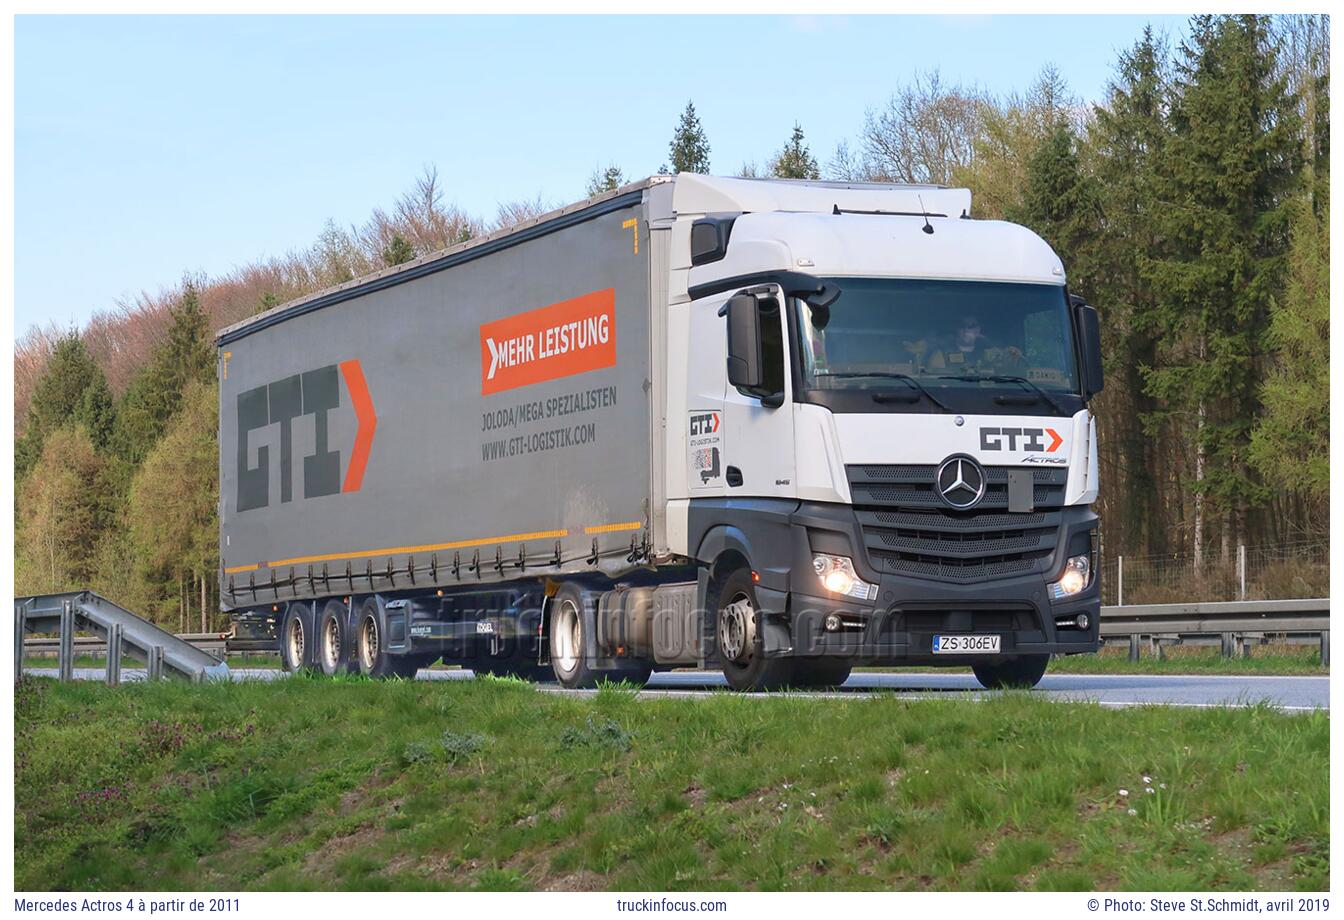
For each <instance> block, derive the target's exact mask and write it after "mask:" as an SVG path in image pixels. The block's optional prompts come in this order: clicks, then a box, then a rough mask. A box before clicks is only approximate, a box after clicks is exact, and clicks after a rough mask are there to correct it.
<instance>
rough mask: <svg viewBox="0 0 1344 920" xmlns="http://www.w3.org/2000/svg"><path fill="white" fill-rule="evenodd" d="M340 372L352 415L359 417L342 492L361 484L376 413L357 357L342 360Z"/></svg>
mask: <svg viewBox="0 0 1344 920" xmlns="http://www.w3.org/2000/svg"><path fill="white" fill-rule="evenodd" d="M341 376H342V377H344V378H345V386H346V389H348V390H349V391H350V401H351V402H352V403H354V406H355V417H356V418H358V419H359V428H358V429H356V431H355V446H354V448H353V449H352V450H351V451H350V466H349V467H347V468H346V471H345V483H344V484H343V485H342V486H341V491H342V492H358V491H359V487H360V486H361V485H363V484H364V467H365V466H367V465H368V463H369V450H370V448H372V447H373V433H374V431H376V430H377V428H378V416H377V415H376V414H374V411H373V400H372V399H370V398H369V385H368V384H367V383H365V382H364V370H363V368H361V367H360V366H359V361H358V360H357V359H356V360H351V361H342V362H341Z"/></svg>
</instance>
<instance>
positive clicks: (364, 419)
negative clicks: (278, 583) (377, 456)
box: [276, 359, 378, 565]
mask: <svg viewBox="0 0 1344 920" xmlns="http://www.w3.org/2000/svg"><path fill="white" fill-rule="evenodd" d="M341 376H342V377H344V378H345V386H346V389H348V390H349V391H350V401H351V402H352V403H353V404H354V407H355V417H356V418H358V419H359V428H358V429H356V431H355V446H354V448H353V449H351V451H350V466H349V467H347V468H346V471H345V484H344V485H342V486H341V491H342V492H358V491H359V487H360V486H361V485H363V484H364V467H365V466H367V465H368V462H369V449H370V448H372V447H373V433H374V432H375V431H376V430H377V429H378V416H377V415H376V414H375V413H374V411H373V400H372V399H370V398H369V385H368V384H367V383H365V381H364V369H363V368H362V367H360V366H359V360H358V359H353V360H350V361H342V362H341ZM322 558H323V559H327V558H334V557H329V556H323V557H322ZM341 558H345V557H344V556H342V557H341ZM304 561H308V560H304ZM279 564H280V563H276V565H279Z"/></svg>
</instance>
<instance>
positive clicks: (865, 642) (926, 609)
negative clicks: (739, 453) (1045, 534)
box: [758, 505, 1101, 665]
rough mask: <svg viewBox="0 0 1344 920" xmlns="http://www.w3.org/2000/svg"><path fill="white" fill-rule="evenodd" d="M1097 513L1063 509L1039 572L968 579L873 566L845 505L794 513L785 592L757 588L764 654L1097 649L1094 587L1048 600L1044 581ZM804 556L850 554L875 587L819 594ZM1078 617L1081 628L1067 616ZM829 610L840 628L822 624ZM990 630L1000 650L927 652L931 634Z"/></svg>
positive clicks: (903, 655) (910, 657) (1077, 546)
mask: <svg viewBox="0 0 1344 920" xmlns="http://www.w3.org/2000/svg"><path fill="white" fill-rule="evenodd" d="M1096 526H1097V518H1096V515H1095V514H1093V513H1092V511H1091V510H1090V509H1089V508H1086V507H1076V508H1066V509H1064V513H1063V520H1062V522H1061V526H1060V528H1059V535H1058V540H1057V542H1056V546H1055V549H1054V550H1053V552H1052V553H1051V554H1050V556H1049V558H1048V559H1046V560H1045V561H1044V562H1043V564H1042V565H1041V571H1038V572H1034V573H1031V574H1024V575H1018V576H1014V577H1011V578H1000V579H992V580H982V581H977V582H972V583H964V582H962V583H958V582H953V581H940V580H937V579H932V578H913V577H910V576H904V575H898V574H894V573H891V572H885V571H878V570H877V569H875V568H874V567H873V566H872V564H871V562H870V560H869V559H868V556H867V554H866V553H865V552H864V551H863V544H862V542H861V540H862V537H861V535H860V533H859V530H858V525H857V523H856V522H855V520H854V516H853V512H852V510H849V509H845V508H843V507H837V506H815V505H814V506H811V507H806V506H805V507H804V508H803V509H800V511H799V513H798V514H797V515H796V516H795V519H794V522H793V527H792V530H793V540H792V543H793V545H794V549H793V555H794V557H795V558H794V559H793V563H792V567H791V568H792V577H791V578H790V586H789V588H790V589H789V590H787V591H778V590H775V591H771V590H768V589H766V590H764V591H761V590H760V589H758V595H761V596H759V597H758V600H759V601H760V603H761V606H762V608H763V609H764V610H766V611H770V612H772V613H775V616H773V617H771V620H772V621H773V624H772V625H773V628H769V629H767V631H766V654H767V655H769V656H772V657H773V656H784V655H790V656H808V657H813V656H838V657H845V658H849V659H852V660H854V661H855V662H856V663H860V664H883V663H897V662H899V663H903V664H935V665H965V664H969V663H973V662H986V661H994V660H996V659H997V658H1005V657H1010V656H1015V655H1071V654H1079V653H1083V652H1095V651H1097V650H1098V649H1099V648H1100V646H1101V642H1100V619H1101V617H1100V614H1101V586H1100V582H1099V579H1098V576H1097V574H1096V573H1097V566H1096V565H1095V559H1094V560H1093V562H1094V565H1093V567H1092V571H1093V575H1092V580H1091V582H1090V583H1089V584H1088V586H1087V587H1086V588H1085V589H1084V590H1083V591H1081V592H1080V593H1078V594H1077V595H1074V596H1073V597H1069V598H1066V599H1064V600H1061V601H1055V602H1052V601H1051V600H1050V598H1049V592H1048V590H1047V586H1048V585H1049V584H1050V583H1051V582H1053V581H1056V580H1057V579H1058V577H1059V575H1060V573H1061V572H1062V570H1063V567H1064V562H1065V560H1066V559H1067V558H1068V557H1069V556H1071V555H1077V554H1079V553H1081V552H1087V551H1089V550H1090V548H1091V543H1092V533H1093V531H1094V530H1095V529H1096ZM814 552H829V553H836V554H840V555H846V556H849V557H850V558H851V559H853V561H854V564H855V567H856V569H858V572H859V575H860V576H861V577H862V578H864V580H865V581H868V582H869V583H872V584H876V585H877V586H878V591H877V598H876V600H875V601H871V602H868V603H864V602H859V601H854V600H851V599H849V598H846V597H837V596H826V593H825V591H824V590H822V589H821V587H820V585H819V584H816V583H815V582H814V581H813V579H811V578H810V577H809V576H810V575H811V572H812V568H811V556H812V554H813V553H814ZM1080 613H1085V614H1087V619H1088V625H1087V628H1086V629H1079V628H1077V625H1076V621H1075V618H1076V617H1077V615H1078V614H1080ZM832 614H834V615H835V616H836V617H838V618H839V620H840V623H841V627H840V628H839V629H836V630H828V629H827V628H826V621H827V619H828V618H829V617H830V616H831V615H832ZM939 634H943V635H947V634H953V635H998V636H1000V637H1001V638H1000V655H999V656H987V655H970V656H954V655H941V654H940V655H934V654H933V637H934V636H935V635H939Z"/></svg>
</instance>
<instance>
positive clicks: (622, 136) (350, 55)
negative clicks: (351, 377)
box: [15, 15, 1185, 335]
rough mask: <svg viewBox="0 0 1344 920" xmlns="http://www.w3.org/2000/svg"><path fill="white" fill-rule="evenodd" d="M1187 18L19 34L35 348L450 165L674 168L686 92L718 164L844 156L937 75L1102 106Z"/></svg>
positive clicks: (458, 175) (491, 204)
mask: <svg viewBox="0 0 1344 920" xmlns="http://www.w3.org/2000/svg"><path fill="white" fill-rule="evenodd" d="M1146 22H1152V23H1153V24H1154V26H1156V27H1157V28H1158V29H1159V30H1164V31H1166V32H1168V33H1169V34H1172V35H1176V34H1178V33H1179V32H1180V31H1181V29H1182V27H1183V25H1184V22H1185V20H1184V18H1183V17H1154V16H1117V15H1112V16H983V15H975V16H886V17H859V16H849V17H835V18H831V17H818V16H807V17H782V16H781V17H751V16H731V17H718V16H715V17H707V16H698V17H663V16H658V17H606V16H601V17H580V16H574V17H520V16H513V17H446V16H445V17H410V16H387V17H367V16H366V17H296V16H284V17H273V16H253V17H204V16H201V17H186V16H181V17H168V16H154V17H150V16H122V17H92V16H45V17H37V16H19V17H17V19H16V22H15V52H16V61H15V334H16V335H22V334H23V333H24V331H26V330H27V328H28V327H29V326H31V325H34V324H45V323H47V322H49V321H56V322H58V323H63V324H68V323H72V322H73V323H82V322H84V321H85V320H86V319H87V318H88V317H89V315H90V314H91V313H92V312H94V311H95V310H98V309H106V308H110V307H112V306H113V305H114V303H115V301H116V300H117V299H118V298H133V297H134V296H135V295H136V293H138V292H140V291H142V290H148V291H156V290H158V289H160V288H162V287H164V286H168V285H172V284H173V283H175V282H176V281H177V280H178V279H180V278H181V276H182V274H183V272H184V271H194V272H195V271H202V272H206V273H209V274H215V273H222V272H226V271H228V270H229V269H231V268H233V267H234V266H237V265H240V264H243V263H246V262H249V261H252V260H254V259H256V258H259V257H262V256H265V255H271V254H279V253H282V252H284V251H286V250H289V249H299V248H304V247H306V246H308V245H310V244H311V243H312V242H313V240H314V239H315V238H316V236H317V234H318V233H319V232H321V229H322V227H323V225H324V223H325V222H326V221H327V220H328V219H333V220H335V221H336V222H337V223H341V224H350V223H357V222H361V221H363V220H364V218H365V217H367V216H368V214H369V212H370V210H371V209H373V208H374V207H379V206H383V207H386V206H388V205H390V204H391V203H392V201H393V200H394V199H395V198H396V197H397V196H398V195H399V194H400V193H401V192H403V191H405V190H406V189H407V188H408V187H409V186H410V184H411V183H412V182H413V181H414V179H415V178H416V176H418V175H419V174H420V173H421V171H422V170H423V168H424V167H425V166H426V165H427V164H434V165H435V166H437V167H438V170H439V175H440V178H441V179H442V180H443V184H444V187H445V191H446V196H445V197H446V198H447V199H448V200H450V201H454V202H456V203H457V204H459V205H460V206H461V207H463V208H464V209H465V210H467V211H468V212H471V213H475V214H478V215H481V216H484V217H488V218H492V217H493V216H494V212H495V204H496V202H498V201H501V200H516V199H523V198H526V199H531V198H534V197H537V196H538V195H540V196H541V197H542V198H544V199H546V200H548V201H551V202H555V203H565V202H568V201H571V200H575V199H577V198H580V197H582V195H583V190H584V185H585V182H586V181H587V178H588V176H589V175H590V174H591V173H592V172H593V171H594V170H595V169H597V168H599V167H601V166H604V165H606V164H607V163H608V162H612V163H615V164H617V165H619V166H620V167H621V168H622V169H624V170H625V173H626V175H627V176H630V177H636V176H639V175H642V174H648V173H652V172H655V171H656V170H657V168H658V166H659V165H660V164H661V163H663V162H664V161H665V160H666V156H667V143H668V140H669V139H670V137H671V134H672V129H673V127H674V125H675V124H676V120H677V116H678V114H679V113H680V111H681V109H682V108H683V107H684V106H685V104H686V101H687V99H693V100H694V101H695V104H696V108H697V109H698V110H699V112H700V115H701V119H702V122H703V124H704V126H705V130H706V133H707V134H708V137H709V141H710V145H711V148H712V150H711V157H710V158H711V163H712V166H713V169H714V171H715V172H731V171H733V170H736V169H737V168H738V167H740V166H741V164H742V163H743V162H746V161H755V162H757V163H762V162H764V161H765V160H766V159H767V158H768V157H769V156H770V154H771V153H772V152H773V151H774V150H776V149H778V148H779V147H780V146H782V144H783V142H784V141H785V140H786V139H787V137H788V134H789V132H790V130H791V128H792V126H793V123H794V122H795V121H798V122H800V123H801V124H802V126H803V129H804V131H805V132H806V136H807V140H808V143H809V145H810V147H811V148H812V151H813V153H814V154H816V155H817V158H818V159H819V160H820V161H822V162H823V163H824V162H825V161H826V160H827V159H829V158H830V156H831V154H832V152H833V151H834V149H835V145H836V144H837V143H838V142H839V141H841V140H845V139H851V140H852V139H853V138H854V137H855V136H856V135H857V134H858V132H859V130H860V129H861V128H862V125H863V120H864V112H865V110H866V109H868V108H872V107H875V106H878V105H880V104H881V103H882V102H884V101H885V100H886V98H887V97H888V96H889V95H890V93H891V91H892V89H894V88H895V87H896V86H897V85H899V84H901V83H903V82H906V81H908V80H909V78H910V77H911V75H912V74H913V73H915V72H916V71H927V70H930V69H932V68H935V67H937V68H939V69H941V72H942V75H943V78H944V81H945V82H949V83H951V82H963V83H974V84H978V85H980V86H982V87H984V88H987V89H989V90H991V91H994V92H999V93H1004V92H1009V91H1012V90H1021V89H1024V88H1025V87H1026V86H1027V85H1028V84H1030V82H1031V81H1032V79H1033V77H1034V76H1035V75H1036V74H1037V73H1038V72H1039V70H1040V69H1041V67H1042V66H1043V65H1045V64H1046V63H1053V64H1054V65H1055V66H1057V67H1058V68H1059V69H1060V71H1061V72H1062V73H1063V74H1064V75H1065V77H1066V78H1067V79H1068V80H1069V83H1070V86H1071V88H1072V89H1073V91H1074V92H1075V93H1077V94H1078V95H1080V96H1081V97H1083V98H1085V99H1089V100H1094V99H1098V98H1100V96H1101V94H1102V92H1103V90H1104V87H1105V85H1106V82H1107V80H1108V79H1109V78H1110V75H1111V70H1112V66H1113V64H1114V62H1115V59H1116V56H1117V54H1118V53H1119V52H1120V51H1122V50H1124V49H1125V48H1127V47H1129V46H1130V45H1131V44H1132V43H1133V42H1134V40H1135V39H1136V38H1137V36H1138V35H1139V33H1140V31H1141V30H1142V28H1143V26H1144V24H1145V23H1146Z"/></svg>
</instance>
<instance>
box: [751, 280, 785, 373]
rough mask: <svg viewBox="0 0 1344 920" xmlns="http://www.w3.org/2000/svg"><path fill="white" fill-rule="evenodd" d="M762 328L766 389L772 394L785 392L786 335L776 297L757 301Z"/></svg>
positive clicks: (762, 298)
mask: <svg viewBox="0 0 1344 920" xmlns="http://www.w3.org/2000/svg"><path fill="white" fill-rule="evenodd" d="M757 303H758V304H759V307H758V310H759V312H760V328H761V367H762V370H763V371H764V376H765V387H766V389H768V390H769V391H770V392H771V393H783V392H784V333H783V331H782V326H781V323H780V315H779V301H778V300H776V299H775V298H774V297H761V298H759V299H758V300H757Z"/></svg>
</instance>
